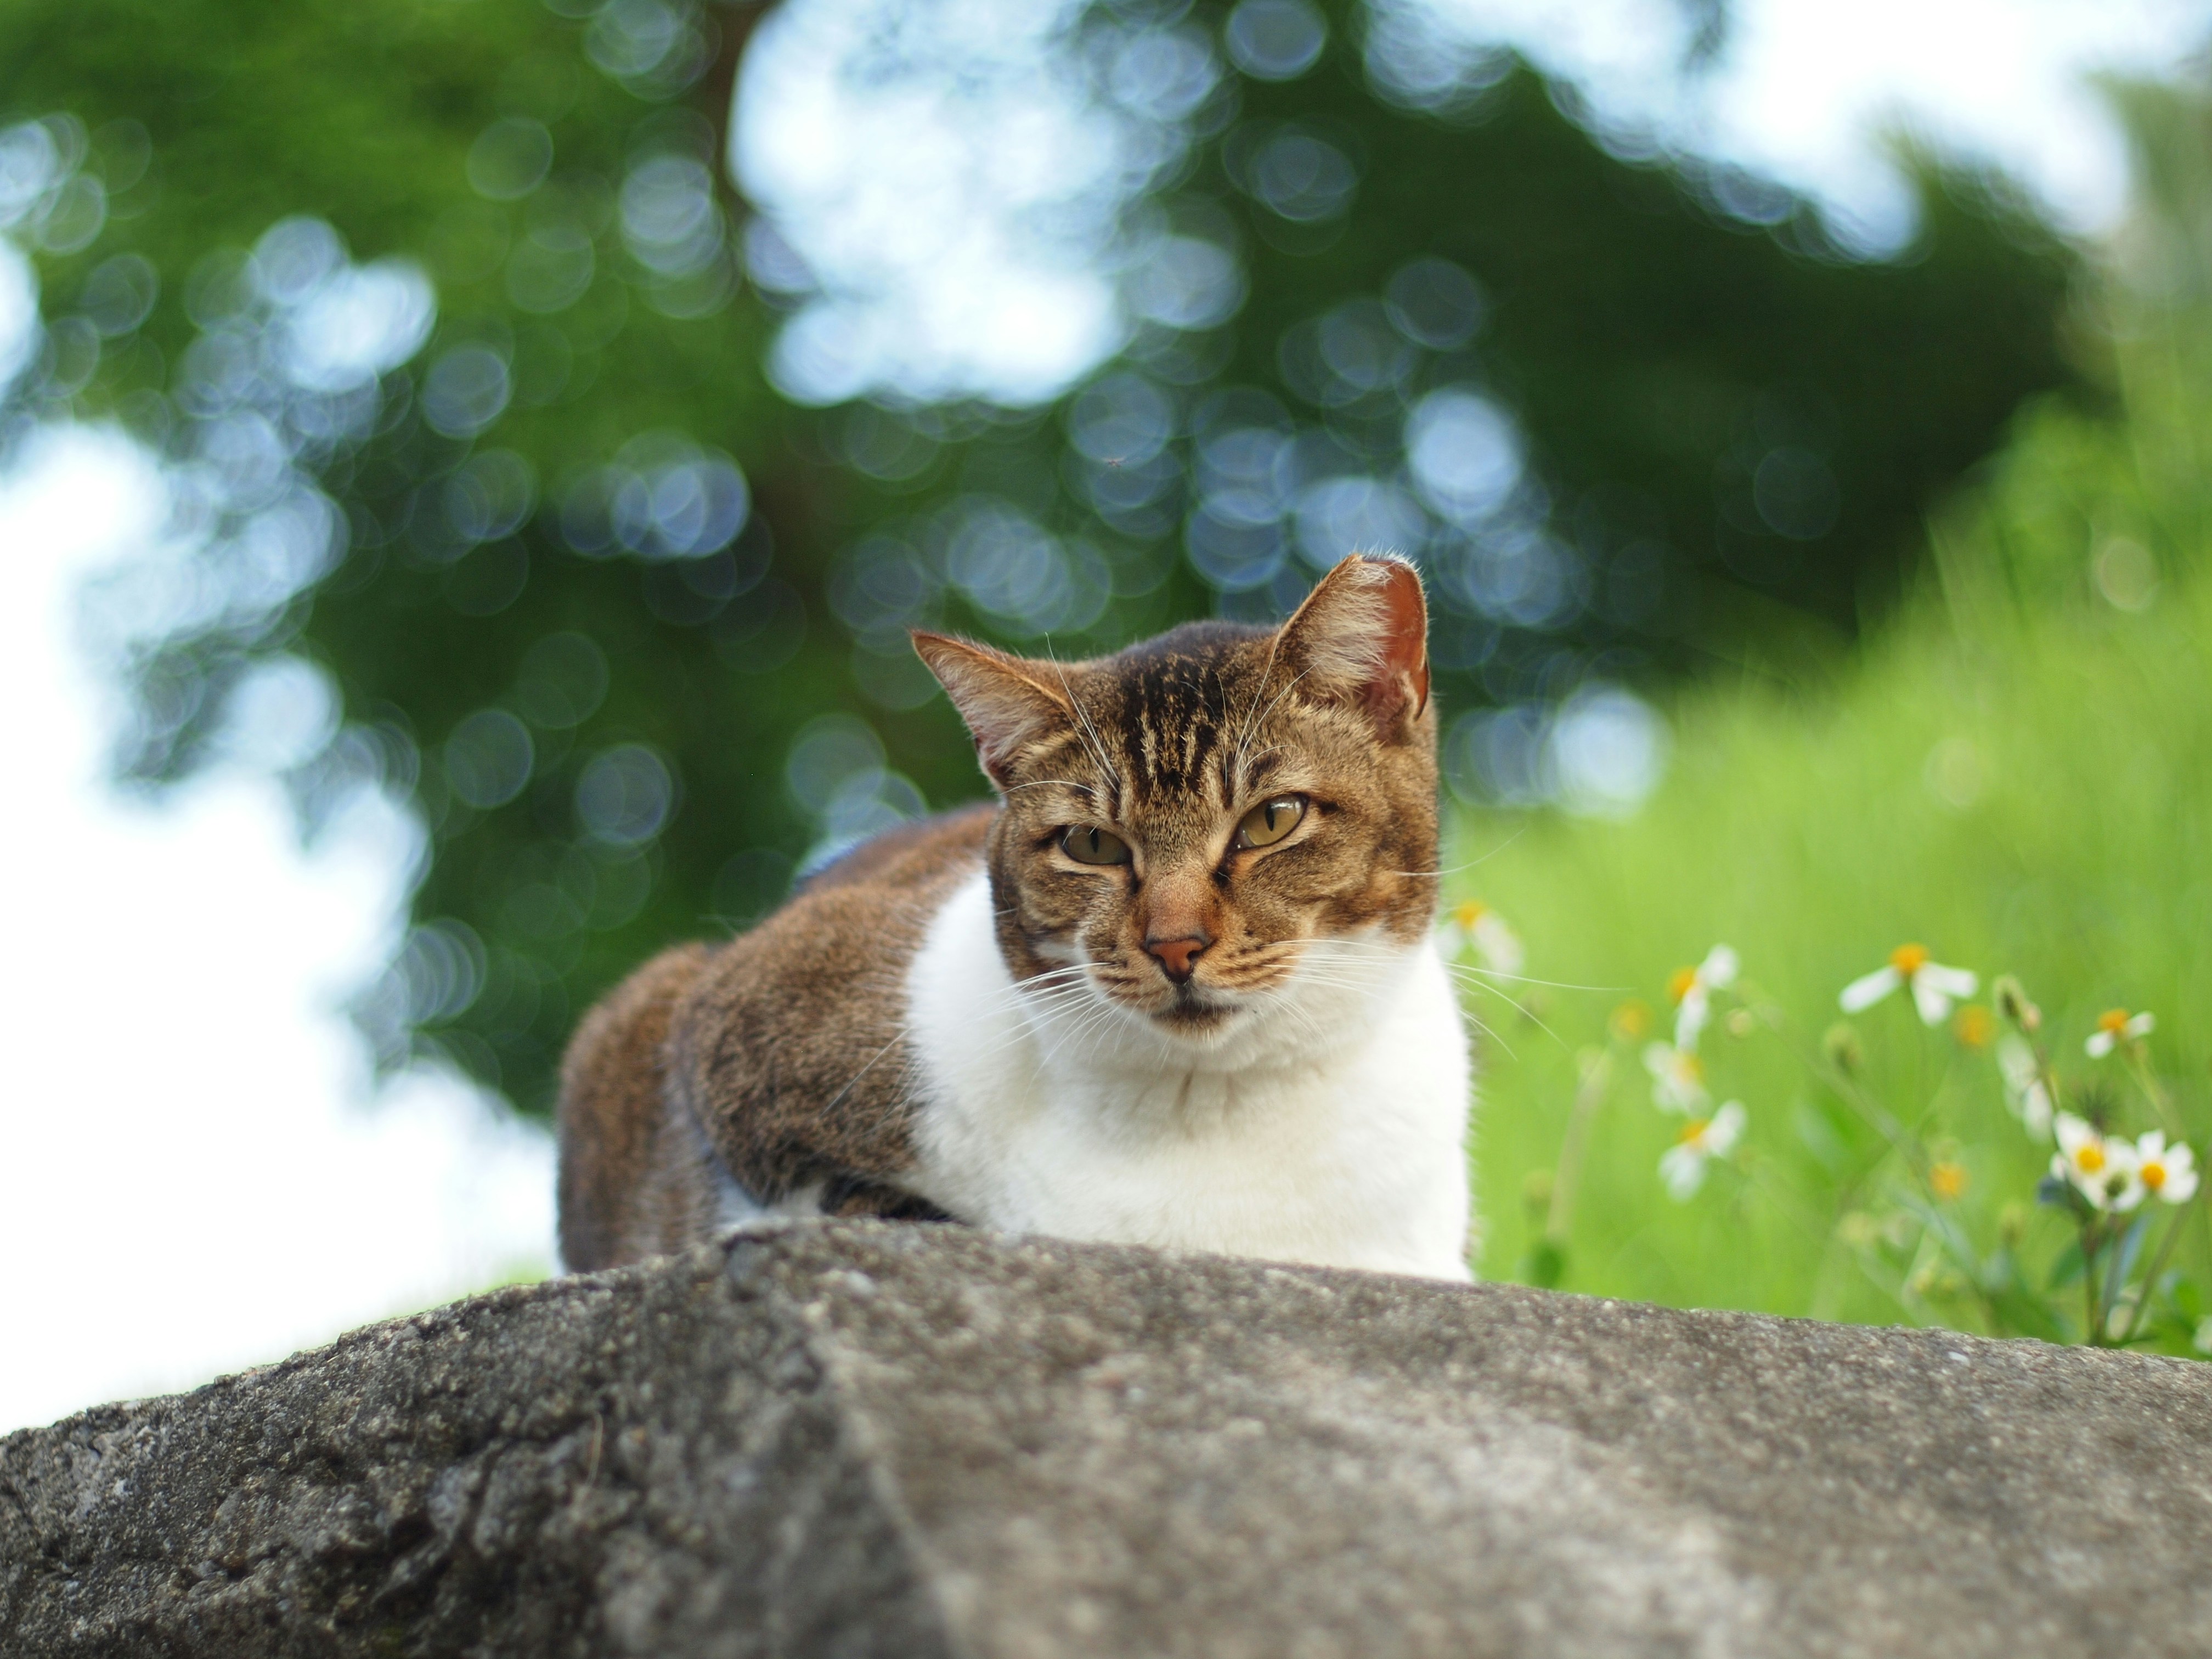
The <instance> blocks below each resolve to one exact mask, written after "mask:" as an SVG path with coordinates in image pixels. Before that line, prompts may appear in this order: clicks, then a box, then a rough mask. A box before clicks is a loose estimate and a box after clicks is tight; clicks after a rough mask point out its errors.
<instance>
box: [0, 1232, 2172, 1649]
mask: <svg viewBox="0 0 2212 1659" xmlns="http://www.w3.org/2000/svg"><path fill="white" fill-rule="evenodd" d="M2207 1652H2212V1366H2197V1365H2193V1364H2185V1363H2182V1362H2178V1361H2167V1360H2160V1359H2154V1358H2139V1357H2132V1356H2127V1355H2116V1354H2107V1353H2086V1352H2079V1351H2073V1350H2063V1349H2057V1348H2051V1347H2045V1346H2041V1345H2039V1344H2034V1343H1992V1342H1984V1341H1978V1340H1973V1339H1971V1338H1966V1337H1960V1336H1954V1335H1951V1334H1945V1333H1937V1332H1908V1331H1887V1330H1867V1329H1860V1328H1851V1327H1844V1326H1827V1325H1817V1324H1811V1323H1805V1322H1793V1321H1784V1320H1776V1319H1766V1318H1758V1317H1753V1316H1743V1315H1729V1314H1697V1313H1675V1312H1668V1311H1664V1310H1658V1309H1653V1308H1645V1307H1636V1306H1629V1305H1624V1304H1618V1303H1608V1302H1601V1301H1595V1300H1590V1299H1588V1298H1583V1297H1567V1296H1557V1295H1547V1294H1545V1293H1543V1292H1541V1291H1526V1290H1519V1289H1513V1288H1509V1287H1500V1286H1484V1287H1478V1288H1474V1289H1471V1290H1470V1289H1462V1288H1455V1287H1452V1286H1447V1285H1432V1284H1426V1283H1421V1282H1417V1281H1413V1280H1401V1279H1389V1278H1383V1277H1376V1276H1370V1275H1366V1274H1360V1273H1338V1272H1324V1271H1316V1270H1307V1269H1292V1268H1284V1267H1269V1266H1267V1265H1264V1264H1260V1263H1255V1262H1249V1261H1227V1260H1221V1259H1216V1258H1207V1257H1183V1258H1178V1257H1171V1256H1165V1255H1157V1254H1154V1253H1152V1252H1148V1251H1143V1250H1135V1249H1106V1248H1101V1247H1097V1246H1085V1245H1073V1244H1064V1243H1051V1242H1047V1241H1016V1240H1007V1239H1002V1238H997V1237H991V1236H988V1235H984V1234H979V1233H974V1232H969V1231H963V1230H960V1229H956V1228H950V1227H912V1226H908V1227H896V1226H886V1225H879V1224H866V1223H860V1224H831V1225H805V1226H795V1227H791V1228H787V1229H784V1230H780V1231H774V1232H756V1233H752V1234H749V1235H743V1236H740V1237H738V1238H736V1239H735V1240H733V1241H732V1242H731V1243H727V1244H726V1245H723V1246H720V1247H717V1248H715V1249H709V1250H705V1251H701V1252H699V1253H696V1254H695V1255H691V1256H689V1257H684V1258H681V1259H678V1260H673V1261H667V1262H664V1263H659V1264H656V1265H654V1266H652V1267H647V1268H643V1269H637V1270H626V1271H623V1272H618V1273H606V1274H601V1275H596V1276H593V1277H590V1278H585V1279H568V1280H564V1281H561V1282H558V1283H554V1284H550V1285H538V1286H532V1287H529V1288H526V1289H520V1290H513V1291H501V1292H499V1293H497V1294H495V1295H492V1296H488V1297H480V1298H477V1299H476V1300H474V1301H471V1302H466V1303H462V1304H459V1305H457V1306H454V1307H452V1308H447V1309H443V1310H439V1311H438V1312H435V1313H431V1314H426V1315H423V1316H421V1317H419V1318H415V1319H408V1320H402V1321H398V1322H394V1323H392V1324H388V1325H384V1326H380V1327H377V1328H374V1329H371V1330H368V1331H363V1332H361V1333H359V1334H356V1335H354V1336H351V1337H349V1338H347V1339H346V1340H343V1341H341V1342H339V1343H337V1345H335V1346H332V1347H330V1348H327V1349H325V1350H323V1351H321V1352H317V1353H313V1354H307V1355H303V1356H301V1357H300V1358H296V1359H293V1360H291V1361H289V1362H287V1363H286V1364H283V1365H279V1366H275V1367H272V1368H270V1369H269V1370H263V1371H258V1372H255V1373H252V1374H251V1375H248V1376H241V1377H235V1378H232V1379H229V1380H228V1381H225V1382H222V1383H216V1384H214V1385H213V1386H211V1387H210V1388H206V1389H201V1390H199V1391H198V1392H197V1393H196V1394H191V1395H183V1396H180V1397H178V1398H175V1399H171V1400H161V1401H148V1402H143V1403H139V1404H135V1405H128V1406H115V1407H106V1408H103V1409H101V1410H98V1411H94V1412H88V1413H85V1414H84V1415H82V1416H81V1417H76V1418H72V1419H70V1420H68V1421H67V1422H64V1423H61V1424H58V1425H55V1426H54V1427H52V1428H50V1429H42V1430H35V1431H27V1432H25V1433H21V1434H17V1435H15V1436H13V1437H9V1439H7V1440H5V1441H0V1654H5V1655H8V1656H11V1659H12V1656H17V1655H21V1656H37V1659H71V1656H80V1655H94V1654H98V1655H131V1656H134V1659H136V1656H141V1655H145V1656H154V1655H162V1656H168V1655H177V1656H185V1655H191V1656H200V1655H205V1656H210V1659H213V1656H220V1659H258V1656H264V1655H268V1656H277V1655H284V1656H289V1655H310V1654H312V1655H318V1656H321V1655H352V1654H378V1655H424V1656H428V1655H471V1656H474V1655H486V1656H489V1655H501V1656H504V1655H514V1656H532V1659H537V1656H570V1655H578V1656H580V1655H592V1656H598V1655H624V1656H628V1655H637V1656H653V1659H694V1656H698V1659H706V1656H717V1659H719V1656H732V1659H737V1656H753V1655H792V1656H814V1655H824V1656H845V1655H852V1656H863V1655H867V1656H874V1655H881V1656H884V1659H933V1656H938V1655H945V1656H969V1655H975V1656H984V1655H988V1656H1004V1659H1029V1656H1060V1655H1070V1656H1073V1655H1083V1656H1091V1655H1096V1656H1100V1659H1108V1656H1115V1659H1118V1656H1133V1655H1152V1654H1159V1655H1191V1656H1206V1659H1236V1656H1252V1659H1261V1656H1267V1659H1322V1656H1336V1655H1341V1656H1346V1659H1351V1656H1360V1659H1370V1656H1392V1655H1413V1654H1419V1655H1431V1654H1433V1655H1438V1656H1453V1659H1480V1656H1492V1655H1498V1656H1504V1655H1515V1656H1538V1655H1543V1656H1552V1655H1608V1656H1610V1655H1623V1654H1634V1655H1647V1654H1651V1655H1660V1654H1663V1655H1674V1654H1680V1655H1697V1656H1714V1659H1720V1656H1729V1655H1738V1654H1742V1655H1778V1656H1780V1655H1786V1656H1798V1655H1803V1656H1826V1655H1835V1656H1842V1655H1867V1656H1883V1659H1892V1656H1909V1655H1920V1654H1927V1655H1936V1654H1941V1655H1943V1656H1946V1659H1972V1656H1981V1655H1993V1656H1994V1655H2002V1656H2007V1659H2021V1656H2027V1655H2043V1654H2081V1655H2091V1654H2093V1655H2096V1656H2099V1659H2118V1656H2128V1655H2138V1654H2174V1655H2180V1654H2191V1655H2201V1654H2204V1653H2207Z"/></svg>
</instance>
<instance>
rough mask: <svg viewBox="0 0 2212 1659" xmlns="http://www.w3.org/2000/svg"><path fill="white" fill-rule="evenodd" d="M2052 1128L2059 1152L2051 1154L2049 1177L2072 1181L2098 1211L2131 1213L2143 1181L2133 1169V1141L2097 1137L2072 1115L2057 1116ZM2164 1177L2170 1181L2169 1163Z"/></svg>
mask: <svg viewBox="0 0 2212 1659" xmlns="http://www.w3.org/2000/svg"><path fill="white" fill-rule="evenodd" d="M2051 1127H2053V1129H2055V1130H2056V1131H2057V1135H2058V1150H2057V1152H2053V1153H2052V1154H2051V1174H2053V1175H2055V1176H2059V1177H2061V1178H2062V1179H2063V1180H2066V1181H2069V1182H2073V1184H2074V1189H2075V1191H2076V1192H2078V1193H2080V1194H2081V1196H2082V1197H2084V1198H2086V1199H2087V1200H2089V1202H2090V1203H2091V1204H2093V1206H2096V1207H2097V1208H2098V1209H2100V1210H2132V1209H2133V1208H2135V1206H2136V1205H2138V1204H2140V1203H2142V1195H2143V1190H2144V1189H2143V1182H2142V1176H2141V1174H2140V1173H2139V1172H2138V1171H2137V1170H2136V1148H2135V1145H2134V1143H2133V1142H2131V1141H2129V1140H2127V1139H2124V1138H2122V1137H2120V1136H2118V1135H2103V1134H2099V1133H2097V1131H2096V1129H2095V1127H2093V1125H2091V1124H2089V1123H2087V1122H2084V1121H2082V1120H2081V1119H2080V1118H2078V1117H2076V1116H2075V1115H2074V1114H2073V1113H2071V1112H2061V1113H2059V1114H2058V1115H2057V1118H2056V1119H2055V1120H2054V1121H2053V1122H2052V1126H2051ZM2167 1178H2168V1179H2171V1178H2172V1177H2171V1165H2170V1164H2169V1165H2168V1177H2167Z"/></svg>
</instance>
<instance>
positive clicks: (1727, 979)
mask: <svg viewBox="0 0 2212 1659" xmlns="http://www.w3.org/2000/svg"><path fill="white" fill-rule="evenodd" d="M1736 967H1737V963H1736V956H1735V951H1731V950H1730V949H1729V947H1728V946H1727V945H1715V946H1713V948H1712V949H1711V950H1710V951H1706V952H1705V960H1704V961H1703V962H1701V963H1699V964H1698V965H1697V966H1696V967H1694V968H1678V969H1675V971H1674V978H1673V979H1672V980H1670V981H1668V985H1667V994H1668V995H1669V996H1671V997H1673V998H1674V1000H1675V1001H1676V1002H1677V1003H1679V1004H1680V1005H1681V1006H1680V1008H1679V1009H1678V1010H1677V1012H1675V1015H1674V1046H1675V1047H1676V1048H1696V1047H1697V1046H1698V1036H1699V1033H1700V1032H1702V1031H1703V1030H1705V1022H1706V1021H1707V1020H1709V1019H1711V1018H1712V1013H1713V993H1714V992H1716V991H1725V990H1726V989H1728V987H1729V986H1731V985H1733V984H1735V975H1736Z"/></svg>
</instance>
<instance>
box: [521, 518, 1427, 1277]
mask: <svg viewBox="0 0 2212 1659" xmlns="http://www.w3.org/2000/svg"><path fill="white" fill-rule="evenodd" d="M1427 625H1428V614H1427V608H1426V605H1425V599H1424V598H1423V594H1422V591H1421V584H1420V579H1419V575H1418V574H1416V572H1415V571H1414V569H1413V567H1412V566H1411V565H1410V564H1407V563H1404V562H1400V561H1398V560H1396V559H1394V558H1389V557H1376V556H1358V555H1355V556H1352V557H1350V558H1347V559H1346V560H1345V561H1343V562H1341V563H1340V564H1339V565H1337V566H1336V567H1335V568H1334V569H1332V570H1331V571H1329V572H1328V574H1326V575H1325V576H1323V577H1322V580H1321V581H1320V582H1319V583H1318V584H1317V585H1316V587H1315V588H1314V590H1313V592H1311V593H1310V595H1309V596H1308V597H1307V599H1306V600H1305V601H1304V604H1303V605H1301V606H1300V607H1299V609H1298V611H1297V614H1295V615H1294V616H1292V617H1291V619H1290V620H1289V621H1288V622H1286V623H1284V624H1283V625H1282V626H1281V627H1280V628H1279V629H1264V628H1258V627H1253V626H1249V625H1243V624H1237V623H1221V622H1206V623H1186V624H1184V625H1182V626H1181V627H1179V628H1176V629H1171V630H1170V631H1169V632H1167V633H1165V634H1163V635H1160V636H1159V637H1158V638H1156V639H1152V640H1148V641H1144V642H1142V643H1140V644H1138V645H1133V646H1131V647H1128V648H1127V649H1126V650H1124V651H1122V652H1121V653H1118V654H1116V655H1114V656H1110V657H1104V658H1099V659H1093V660H1089V661H1082V662H1069V663H1065V664H1061V663H1057V662H1053V661H1035V660H1030V659H1024V658H1020V657H1016V656H1012V655H1009V654H1007V653H1004V652H1000V651H997V650H994V649H992V648H990V647H985V646H982V645H978V644H974V643H971V642H969V641H963V640H959V639H955V638H951V637H947V636H945V635H937V634H929V633H917V634H915V636H914V641H915V649H916V650H917V651H918V652H919V653H921V657H922V659H923V660H924V661H925V662H926V663H927V665H928V666H929V668H930V669H931V671H933V673H934V674H935V675H936V676H937V678H938V679H939V682H940V683H941V684H943V685H944V687H945V691H946V693H947V694H948V695H949V696H951V700H952V702H953V704H954V705H955V707H956V708H957V709H958V710H959V712H960V714H961V715H962V717H963V719H964V720H965V721H966V722H967V726H968V729H969V733H970V735H971V736H972V737H973V738H974V740H975V749H976V753H977V756H978V758H979V759H980V761H981V764H982V768H983V770H984V772H985V773H986V775H987V776H988V778H989V780H990V781H991V783H992V785H993V787H994V791H995V793H996V795H997V800H996V801H995V802H994V803H993V804H990V805H982V806H975V807H970V808H968V809H966V810H963V811H954V812H951V813H947V814H945V815H943V816H940V817H934V818H929V819H925V820H922V821H921V822H918V823H909V824H906V825H903V826H902V827H900V828H898V829H893V830H890V831H889V832H887V833H885V834H883V835H880V836H876V837H875V838H874V839H872V840H871V841H868V842H863V843H862V844H860V846H859V847H857V848H854V849H853V850H852V851H850V852H848V853H847V854H844V855H843V856H842V857H841V858H839V859H837V860H836V861H834V862H832V863H831V864H829V865H828V866H826V867H824V868H823V869H822V870H821V871H820V872H818V873H817V874H815V875H813V876H811V878H807V879H806V880H805V881H804V882H802V883H801V884H799V889H798V890H797V891H796V892H795V893H794V894H793V896H792V897H791V898H790V899H789V900H788V901H787V902H786V903H785V904H784V906H783V907H782V908H781V909H780V910H778V911H776V912H775V914H774V915H770V916H769V917H768V918H767V919H765V920H764V921H762V922H761V923H759V924H758V925H757V927H754V928H752V929H751V931H750V932H748V933H743V934H740V935H739V936H738V938H736V939H732V940H730V941H729V942H728V943H726V944H723V945H716V946H712V947H709V946H706V945H686V946H684V947H682V948H679V949H677V950H673V951H669V952H667V953H666V954H665V955H663V956H661V957H658V958H656V959H655V960H653V962H651V963H647V965H646V966H645V967H644V968H642V969H640V970H639V971H638V972H637V973H636V974H635V975H634V976H633V977H632V978H631V979H630V980H629V981H627V982H626V983H624V984H623V985H622V986H621V987H618V988H617V990H616V991H614V992H613V993H612V994H611V995H610V996H609V997H607V999H606V1000H605V1001H604V1002H602V1003H601V1004H600V1005H599V1006H598V1007H596V1008H595V1009H593V1010H592V1012H591V1013H589V1014H588V1015H587V1016H586V1018H585V1019H584V1021H583V1022H582V1024H581V1025H580V1028H579V1029H578V1030H577V1033H576V1035H575V1037H574V1041H573V1042H571V1044H570V1046H569V1049H568V1054H567V1057H566V1059H565V1060H564V1062H563V1066H562V1091H561V1100H560V1107H559V1120H560V1139H561V1151H560V1230H561V1249H562V1256H563V1259H564V1261H565V1263H566V1265H567V1266H568V1268H569V1269H570V1270H571V1271H586V1270H589V1269H592V1268H597V1267H607V1266H611V1265H615V1264H617V1263H621V1262H627V1261H636V1260H639V1259H640V1258H641V1257H643V1256H646V1255H653V1254H655V1253H658V1252H662V1251H667V1250H673V1249H681V1248H683V1247H684V1246H686V1245H688V1244H690V1243H696V1242H700V1241H702V1240H704V1239H706V1238H708V1237H712V1236H714V1233H715V1232H716V1231H718V1230H719V1229H720V1228H721V1227H723V1226H726V1225H731V1224H732V1223H734V1222H735V1221H736V1220H738V1219H739V1218H744V1217H747V1216H756V1215H759V1214H762V1213H764V1212H772V1213H780V1214H830V1215H881V1216H890V1217H905V1218H914V1219H938V1220H944V1219H951V1220H957V1221H963V1222H968V1223H971V1224H975V1225H982V1226H988V1227H993V1228H998V1229H1003V1230H1006V1231H1016V1232H1037V1233H1048V1234H1054V1235H1058V1236H1060V1237H1072V1238H1085V1239H1101V1240H1109V1241H1114V1242H1118V1243H1139V1244H1151V1245H1159V1246H1167V1247H1171V1248H1181V1249H1198V1250H1210V1251H1217V1252H1222V1253H1226V1254H1231V1255H1249V1256H1261V1257H1267V1258H1271V1259H1274V1260H1278V1261H1296V1262H1311V1263H1320V1264H1325V1265H1334V1266H1340V1267H1364V1268H1370V1269H1376V1270H1382V1271H1387V1272H1394V1273H1413V1274H1421V1275H1425V1276H1428V1277H1431V1278H1437V1279H1460V1280H1465V1279H1469V1278H1470V1277H1471V1274H1470V1273H1469V1270H1468V1265H1467V1249H1468V1228H1469V1225H1470V1214H1469V1201H1468V1157H1467V1146H1466V1139H1467V1126H1468V1044H1467V1039H1466V1036H1465V1033H1464V1031H1463V1030H1462V1025H1461V1021H1460V1012H1459V1004H1458V1000H1457V997H1456V995H1455V991H1454V986H1453V981H1452V977H1451V975H1450V974H1449V971H1448V970H1447V969H1446V967H1445V965H1444V963H1443V960H1442V958H1441V957H1440V956H1439V954H1438V952H1437V947H1436V945H1435V944H1434V943H1433V942H1432V933H1431V924H1432V921H1433V916H1434V912H1435V907H1436V901H1437V716H1436V712H1435V710H1434V708H1431V705H1430V702H1429V695H1428V693H1429V669H1428V653H1427V645H1426V636H1427Z"/></svg>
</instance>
